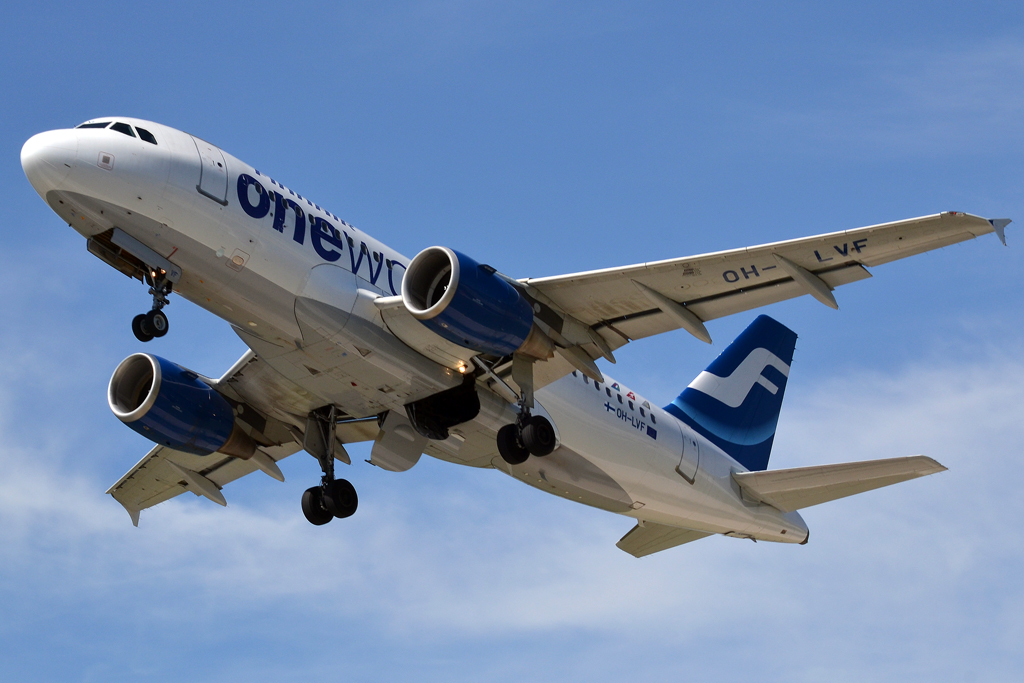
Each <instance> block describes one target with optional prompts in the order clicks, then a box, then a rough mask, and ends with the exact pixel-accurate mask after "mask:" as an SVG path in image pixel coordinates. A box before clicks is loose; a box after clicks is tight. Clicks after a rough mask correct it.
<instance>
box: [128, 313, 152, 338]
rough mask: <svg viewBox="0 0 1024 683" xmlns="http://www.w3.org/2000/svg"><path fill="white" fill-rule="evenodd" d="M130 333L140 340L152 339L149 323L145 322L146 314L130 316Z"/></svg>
mask: <svg viewBox="0 0 1024 683" xmlns="http://www.w3.org/2000/svg"><path fill="white" fill-rule="evenodd" d="M132 334H134V335H135V338H136V339H138V340H139V341H140V342H148V341H152V339H153V335H152V333H151V332H150V329H149V325H148V324H147V322H146V314H145V313H140V314H138V315H137V316H135V317H134V318H132Z"/></svg>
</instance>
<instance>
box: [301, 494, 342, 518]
mask: <svg viewBox="0 0 1024 683" xmlns="http://www.w3.org/2000/svg"><path fill="white" fill-rule="evenodd" d="M302 514H303V515H305V517H306V519H307V520H308V521H309V523H310V524H315V525H316V526H323V525H324V524H327V522H329V521H331V520H332V519H334V515H333V514H332V513H330V512H328V511H327V510H326V509H325V507H324V492H323V489H321V488H320V487H319V486H314V487H312V488H308V489H306V490H305V492H303V494H302Z"/></svg>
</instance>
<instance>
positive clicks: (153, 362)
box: [107, 353, 256, 459]
mask: <svg viewBox="0 0 1024 683" xmlns="http://www.w3.org/2000/svg"><path fill="white" fill-rule="evenodd" d="M107 402H108V403H109V404H110V409H111V410H112V411H113V412H114V415H116V416H117V417H118V419H119V420H121V422H124V423H125V424H126V425H128V426H129V427H131V428H132V429H134V430H135V431H136V432H138V433H139V434H142V435H143V436H144V437H146V438H147V439H149V440H150V441H153V442H155V443H158V444H160V445H161V446H167V447H169V448H173V449H175V450H178V451H184V452H186V453H192V454H194V455H209V454H210V453H214V452H221V453H225V454H227V455H232V456H235V457H238V458H243V459H248V458H250V457H251V456H252V454H253V453H254V452H255V450H256V443H255V442H254V441H253V440H252V438H251V437H250V436H249V435H248V434H246V433H245V432H244V431H242V429H241V428H240V427H239V426H238V425H237V424H236V423H235V414H234V410H233V409H232V406H231V404H230V403H228V401H227V399H225V398H224V397H223V396H221V395H220V394H219V393H217V391H216V390H214V389H213V388H212V387H211V386H210V385H208V384H206V383H205V382H203V381H202V380H201V379H199V375H197V374H196V373H194V372H192V371H191V370H188V369H186V368H183V367H181V366H180V365H176V364H175V363H172V362H170V361H168V360H165V359H163V358H159V357H157V356H153V355H151V354H148V353H136V354H132V355H131V356H128V357H127V358H125V359H124V360H123V361H121V364H120V365H118V366H117V369H116V370H114V375H113V377H111V378H110V386H109V388H108V389H107Z"/></svg>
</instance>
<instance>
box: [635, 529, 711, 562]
mask: <svg viewBox="0 0 1024 683" xmlns="http://www.w3.org/2000/svg"><path fill="white" fill-rule="evenodd" d="M710 535H711V534H709V533H708V532H706V531H694V530H693V529H677V528H676V527H671V526H665V525H664V524H655V523H654V522H646V523H644V524H643V525H640V524H637V525H636V526H635V527H633V528H632V529H631V530H630V531H629V533H627V534H626V535H625V536H623V537H622V538H620V539H619V542H618V543H616V544H615V545H616V547H618V548H619V549H620V550H624V551H626V552H627V553H629V554H630V555H632V556H633V557H645V556H647V555H651V554H653V553H660V552H661V551H662V550H668V549H669V548H675V547H676V546H677V545H682V544H684V543H690V542H692V541H699V540H700V539H702V538H707V537H708V536H710Z"/></svg>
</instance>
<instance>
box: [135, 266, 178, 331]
mask: <svg viewBox="0 0 1024 683" xmlns="http://www.w3.org/2000/svg"><path fill="white" fill-rule="evenodd" d="M146 283H147V284H148V285H149V293H150V294H152V295H153V308H152V310H150V312H149V313H140V314H139V315H137V316H135V317H134V318H133V319H132V332H133V333H134V334H135V338H136V339H138V340H139V341H141V342H148V341H150V340H152V339H153V338H154V337H162V336H164V335H165V334H167V329H168V327H169V326H170V324H169V323H168V322H167V315H165V314H164V312H163V311H162V310H161V309H162V308H163V307H164V306H169V305H170V303H171V302H170V301H169V300H168V299H167V297H168V296H169V295H170V293H171V288H172V286H173V284H172V283H171V281H170V280H168V279H167V273H165V272H164V271H162V270H153V271H149V272H147V273H146Z"/></svg>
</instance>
